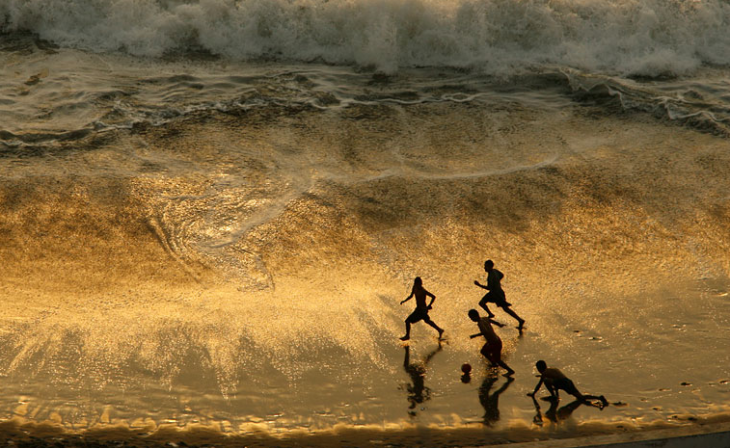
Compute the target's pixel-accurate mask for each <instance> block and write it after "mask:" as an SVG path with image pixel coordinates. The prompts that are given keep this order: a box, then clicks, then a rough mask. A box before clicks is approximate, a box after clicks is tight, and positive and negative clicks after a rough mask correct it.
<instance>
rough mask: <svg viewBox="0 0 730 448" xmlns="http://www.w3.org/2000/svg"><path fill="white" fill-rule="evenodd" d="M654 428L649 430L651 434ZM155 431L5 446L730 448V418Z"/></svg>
mask: <svg viewBox="0 0 730 448" xmlns="http://www.w3.org/2000/svg"><path fill="white" fill-rule="evenodd" d="M646 428H648V429H646ZM148 429H149V428H130V427H128V426H121V425H120V426H113V425H107V426H99V427H97V428H92V429H89V430H86V431H84V432H79V433H72V432H69V431H68V430H66V429H64V428H61V427H60V426H58V425H54V424H51V423H41V424H36V423H28V422H23V421H21V420H20V419H13V420H10V421H6V422H3V423H0V438H1V439H2V440H5V441H6V444H7V445H8V446H17V447H22V448H26V447H27V448H30V447H34V448H45V447H53V448H79V447H99V448H127V447H129V448H131V447H149V448H157V447H172V448H179V447H201V448H202V447H240V446H246V447H272V446H276V447H302V446H316V447H338V446H352V447H373V448H374V447H383V446H387V447H421V446H422V447H426V446H428V447H447V446H462V447H479V446H488V447H490V448H507V447H509V448H537V447H541V448H543V447H548V448H581V447H616V448H619V447H620V448H643V447H656V446H662V447H665V448H685V447H688V448H689V447H697V446H711V447H726V446H730V415H726V416H722V417H720V416H715V417H713V418H711V419H695V420H694V421H693V422H692V423H690V424H687V425H682V426H672V425H670V424H668V423H666V422H658V423H656V424H654V425H650V426H648V427H645V429H637V428H629V427H626V426H625V425H605V424H598V423H595V424H585V425H581V426H580V427H578V428H574V429H573V430H572V431H569V432H565V431H564V432H562V433H560V432H556V430H558V429H559V428H556V427H552V428H539V429H536V428H534V427H532V428H528V427H519V428H517V427H515V428H509V429H505V430H499V431H488V432H486V431H485V430H484V429H481V428H479V429H478V428H458V429H454V430H443V429H437V430H434V429H431V428H427V427H422V426H415V425H414V426H412V427H410V428H401V429H397V430H394V429H393V428H374V427H364V428H353V427H345V426H344V425H343V426H342V427H339V428H334V429H333V430H329V431H321V432H319V433H306V432H304V431H302V433H300V434H295V435H290V436H286V437H276V436H275V435H272V434H270V433H265V432H263V431H262V432H260V433H257V432H251V433H248V434H245V435H243V434H239V435H226V434H223V433H221V432H220V431H219V430H218V429H216V428H206V427H188V428H185V429H180V428H177V427H174V426H160V427H158V428H157V429H155V430H154V431H152V432H148Z"/></svg>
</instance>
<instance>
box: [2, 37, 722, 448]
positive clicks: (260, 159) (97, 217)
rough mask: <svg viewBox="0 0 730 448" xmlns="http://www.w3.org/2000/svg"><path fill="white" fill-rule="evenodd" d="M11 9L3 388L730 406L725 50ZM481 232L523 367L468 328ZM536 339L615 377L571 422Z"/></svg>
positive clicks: (403, 412)
mask: <svg viewBox="0 0 730 448" xmlns="http://www.w3.org/2000/svg"><path fill="white" fill-rule="evenodd" d="M3 39H4V40H3V42H4V46H3V50H2V52H1V53H0V58H1V59H0V60H1V61H2V72H1V73H0V79H2V82H1V84H0V100H1V103H0V104H2V107H0V118H1V119H2V123H3V124H2V129H0V173H1V175H0V207H1V208H2V211H3V213H2V218H0V240H1V243H0V257H2V259H3V260H4V263H3V265H4V267H3V270H2V274H0V275H1V278H2V281H1V282H0V296H1V297H2V300H0V303H2V305H1V306H0V320H1V321H2V324H1V325H0V345H1V346H2V350H0V372H1V373H2V375H3V378H2V385H3V389H2V390H3V392H2V395H1V397H0V418H2V419H4V420H10V419H19V420H18V421H21V422H36V423H40V422H52V423H53V424H56V425H59V426H60V427H63V428H65V429H68V430H75V431H82V432H83V431H91V430H97V429H98V428H100V427H102V428H103V427H112V426H114V427H116V426H115V425H121V426H123V427H132V428H133V429H134V428H136V429H137V430H139V431H142V432H144V433H149V432H154V431H155V430H157V429H160V428H166V427H168V426H172V427H178V428H188V429H190V428H198V427H199V425H202V426H203V427H205V428H209V429H211V430H212V431H213V432H215V433H217V434H221V433H222V434H229V435H230V434H238V435H249V434H263V435H266V436H271V437H285V438H287V439H288V440H305V439H306V437H311V436H313V435H316V434H321V433H326V434H329V435H330V436H331V437H333V438H334V440H340V441H342V440H344V438H347V437H351V436H352V431H358V430H367V431H374V432H375V433H377V434H376V436H372V437H371V439H372V440H376V442H373V441H372V440H370V439H368V440H367V441H366V440H365V439H366V438H362V437H360V438H359V439H358V440H360V442H357V443H356V445H357V444H359V445H365V444H375V445H377V444H378V443H384V444H389V443H390V444H394V443H396V441H399V440H401V439H408V440H409V442H408V443H410V444H414V443H415V444H424V443H432V444H433V443H436V442H438V443H437V444H442V445H466V444H470V443H476V442H475V441H477V442H479V443H487V442H490V441H492V442H494V441H504V440H523V439H524V440H530V439H531V438H534V437H536V436H538V437H559V436H560V437H562V436H566V435H571V434H576V435H577V434H584V433H600V432H612V431H620V430H622V429H621V428H628V427H633V428H637V427H638V428H642V427H650V426H652V425H656V424H657V422H665V423H666V424H668V425H683V424H687V423H688V422H691V419H698V418H719V417H718V416H722V415H726V413H727V412H728V411H730V410H729V409H728V407H727V398H728V396H729V394H730V384H728V380H730V370H729V369H730V368H729V367H728V366H729V365H730V363H728V360H729V359H728V358H729V357H730V355H729V354H728V351H727V345H728V342H729V341H728V339H729V338H728V335H727V332H726V331H724V330H725V328H726V327H727V324H728V318H729V317H730V310H729V309H728V300H729V297H730V296H728V291H730V280H729V279H728V272H730V259H729V258H728V255H727V254H728V253H730V251H729V249H730V247H729V246H730V239H729V238H728V232H727V223H728V220H729V219H730V197H729V196H728V194H727V192H728V191H730V188H729V187H730V181H729V180H728V179H730V152H729V151H728V149H729V144H728V141H727V139H726V138H725V136H724V126H725V125H724V120H723V118H722V114H721V111H722V110H724V109H723V107H724V99H723V98H724V93H723V92H724V90H723V89H725V88H726V87H725V86H724V83H723V82H722V79H724V78H725V77H726V73H725V72H724V70H723V69H722V68H718V67H703V68H699V69H697V70H696V71H694V72H693V74H692V76H684V77H681V78H680V77H674V78H671V79H661V78H651V79H636V78H634V79H629V78H625V77H618V76H616V75H615V74H608V73H589V72H586V71H585V70H584V69H578V68H575V67H567V66H566V67H560V68H558V67H552V68H551V67H547V66H546V67H543V68H542V69H540V70H538V71H535V72H533V73H525V74H521V75H515V76H512V77H507V78H504V77H493V76H488V75H485V74H483V73H482V72H478V71H477V72H475V71H469V70H466V71H465V70H455V69H454V68H453V67H431V68H423V67H421V68H408V67H406V68H401V69H399V70H397V71H395V72H389V73H384V72H377V73H374V72H372V71H369V70H367V69H363V68H362V67H348V66H342V65H340V66H336V65H320V64H311V63H310V64H305V63H301V62H292V61H289V62H282V61H269V62H261V61H258V62H251V61H237V60H234V59H225V58H203V57H201V56H200V55H198V56H191V55H188V56H185V57H180V56H178V57H168V58H167V59H150V58H147V59H146V58H139V57H136V56H132V55H129V54H118V53H114V54H111V53H103V52H102V53H100V52H86V51H81V50H78V49H73V48H66V47H56V46H53V45H49V44H48V43H47V42H45V43H44V42H42V41H41V42H37V41H35V40H34V39H32V38H30V37H28V36H26V35H21V36H18V35H5V36H3ZM698 86H699V87H698ZM699 91H702V92H705V93H704V96H703V99H702V101H698V100H697V101H694V102H690V101H686V100H684V99H682V98H689V97H692V98H694V99H695V100H696V99H697V95H696V93H697V92H699ZM691 92H695V94H693V93H691ZM693 95H694V96H693ZM680 106H681V111H680V112H681V113H679V112H677V111H678V110H680V109H679V108H680ZM697 110H699V112H697V113H695V112H696V111H697ZM486 258H491V259H493V260H495V262H496V264H497V268H498V269H500V270H501V271H502V272H504V273H505V275H506V277H505V279H504V281H503V285H504V288H505V290H506V293H507V296H508V300H509V301H510V302H512V303H513V305H514V309H515V311H517V312H518V313H519V314H520V315H521V316H523V317H524V318H525V319H526V320H527V329H526V331H525V332H524V334H522V335H519V333H518V332H517V330H516V329H515V328H514V327H513V322H512V321H511V320H510V318H509V317H508V316H507V315H505V314H504V313H502V312H501V311H497V315H498V319H499V320H500V321H502V322H505V323H507V324H508V325H507V327H505V328H503V329H500V330H499V334H500V335H501V337H502V338H503V340H504V343H505V348H504V354H505V359H506V360H507V362H508V364H509V365H510V366H512V367H513V368H514V369H515V370H516V371H517V374H516V375H515V379H514V381H511V382H508V381H507V379H505V378H504V377H501V376H497V375H496V372H492V371H490V370H489V369H488V368H487V366H486V364H485V363H484V362H483V361H482V360H481V359H480V355H479V352H478V350H479V348H480V345H481V342H479V341H478V340H469V339H468V335H469V334H472V333H474V332H475V330H476V327H475V325H474V324H473V323H472V322H471V321H469V320H468V318H467V317H466V311H467V310H468V309H470V308H472V307H475V306H476V304H477V302H478V300H479V298H480V297H481V292H482V290H481V289H479V288H477V287H475V286H474V285H473V281H474V280H477V279H478V280H480V281H484V277H485V275H484V271H483V270H482V268H481V266H482V264H483V262H484V260H485V259H486ZM417 275H418V276H421V277H422V278H423V279H424V286H425V287H426V288H427V289H428V290H430V291H431V292H433V293H434V294H435V295H436V296H437V300H436V302H435V304H434V309H433V311H432V313H431V315H432V318H433V319H434V321H436V322H437V323H438V324H439V325H441V326H442V327H444V328H445V329H446V336H447V340H446V341H445V342H444V343H443V344H441V347H440V348H439V344H438V343H437V341H436V339H435V332H434V331H433V330H432V329H430V328H428V327H427V326H425V325H424V324H422V323H419V324H416V325H415V327H414V330H413V339H412V341H411V342H410V344H408V345H407V346H404V345H403V344H401V343H400V341H399V340H398V337H399V336H401V335H402V333H403V319H404V318H405V317H406V316H407V315H408V313H410V311H411V310H412V309H411V307H412V304H411V303H410V302H409V303H408V304H406V305H403V306H399V305H398V303H399V301H401V300H402V299H404V298H405V297H406V296H407V294H408V293H409V291H410V286H411V284H412V281H413V278H414V277H415V276H417ZM406 353H408V356H409V357H408V359H407V361H408V362H406ZM427 359H428V362H426V360H427ZM538 359H545V360H546V361H547V362H548V364H550V365H554V366H556V367H559V368H561V369H562V370H563V371H564V372H565V373H566V374H567V375H568V376H569V377H571V378H572V379H573V380H574V381H575V382H576V384H577V385H578V387H579V389H580V390H581V391H583V392H584V393H597V394H605V395H606V396H607V398H608V399H609V401H611V402H612V403H614V404H616V403H619V405H613V406H609V407H608V408H606V409H604V410H602V411H599V410H598V409H595V408H590V407H587V406H582V407H579V408H577V409H575V410H574V411H573V412H572V413H568V411H569V410H570V408H566V409H565V413H562V414H561V413H558V416H559V417H557V418H559V419H560V420H559V421H558V422H551V421H550V418H551V416H552V413H551V412H549V409H550V403H547V402H543V401H538V402H537V403H538V406H539V407H540V409H539V413H538V409H537V408H536V406H535V403H534V402H533V401H532V400H531V399H530V398H529V397H526V395H525V394H526V393H527V392H529V391H531V390H532V388H533V387H534V385H535V384H536V382H537V378H535V376H534V374H535V373H536V372H535V371H534V367H533V366H534V363H535V361H536V360H538ZM464 362H469V363H470V364H471V365H472V366H474V372H473V375H472V378H471V381H470V382H469V383H467V384H465V383H463V382H462V381H461V380H460V375H461V372H460V366H461V364H462V363H464ZM490 399H491V400H490ZM568 403H569V400H567V397H564V398H563V401H562V403H561V405H567V404H568ZM495 410H498V412H496V411H495ZM537 416H539V417H540V418H536V417H537ZM413 431H415V432H413ZM470 431H476V433H474V432H470ZM414 434H415V435H414ZM419 434H420V435H419ZM426 434H427V435H426ZM474 434H476V435H474ZM519 434H523V435H519ZM525 434H526V435H525ZM352 437H354V436H352ZM356 438H357V437H356ZM520 438H522V439H520ZM377 441H380V442H377ZM280 442H281V441H280V440H279V441H278V442H276V443H280ZM261 443H263V444H264V445H266V444H267V443H269V444H271V443H275V442H266V441H264V442H261Z"/></svg>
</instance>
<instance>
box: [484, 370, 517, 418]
mask: <svg viewBox="0 0 730 448" xmlns="http://www.w3.org/2000/svg"><path fill="white" fill-rule="evenodd" d="M514 380H515V379H514V378H512V377H511V376H510V377H507V382H506V383H504V384H503V385H502V387H500V388H499V389H497V390H496V391H494V392H492V393H490V392H491V390H492V386H493V385H494V383H496V382H497V377H495V376H493V375H492V376H487V377H486V378H484V381H483V382H482V386H481V387H480V388H479V402H480V403H481V404H482V407H483V408H484V424H485V425H487V426H491V425H493V424H494V423H496V422H498V421H499V396H500V395H501V394H502V392H504V391H506V390H507V388H508V387H509V385H510V384H512V381H514Z"/></svg>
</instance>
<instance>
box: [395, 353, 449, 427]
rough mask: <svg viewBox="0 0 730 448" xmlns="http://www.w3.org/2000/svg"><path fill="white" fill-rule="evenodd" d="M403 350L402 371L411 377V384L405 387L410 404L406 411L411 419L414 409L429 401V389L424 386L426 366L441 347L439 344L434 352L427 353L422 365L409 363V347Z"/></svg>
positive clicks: (414, 414) (414, 412)
mask: <svg viewBox="0 0 730 448" xmlns="http://www.w3.org/2000/svg"><path fill="white" fill-rule="evenodd" d="M404 348H405V350H406V355H405V358H404V359H403V369H404V370H405V371H406V373H407V374H408V375H409V376H410V377H411V382H412V384H408V385H407V386H406V390H407V391H408V397H407V398H408V402H409V403H410V405H409V406H408V409H410V410H409V411H408V414H409V415H410V416H411V417H415V416H416V411H415V410H414V409H416V406H418V405H419V404H421V403H423V402H426V401H428V400H430V399H431V389H429V388H428V387H426V385H425V379H426V366H427V365H428V363H429V362H430V361H431V359H432V358H433V357H434V356H435V355H436V353H438V352H440V351H441V349H442V348H443V347H442V346H441V344H440V343H439V345H438V347H437V348H436V349H435V350H434V351H432V352H431V353H429V355H428V356H426V359H425V360H424V361H423V363H412V364H411V362H410V359H411V357H410V354H411V350H410V347H409V346H407V345H406V346H405V347H404Z"/></svg>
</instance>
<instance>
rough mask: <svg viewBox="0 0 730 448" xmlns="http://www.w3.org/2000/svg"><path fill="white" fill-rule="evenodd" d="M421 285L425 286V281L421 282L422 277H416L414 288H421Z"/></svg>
mask: <svg viewBox="0 0 730 448" xmlns="http://www.w3.org/2000/svg"><path fill="white" fill-rule="evenodd" d="M421 285H423V280H421V277H416V278H415V280H413V286H416V287H420V286H421Z"/></svg>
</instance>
